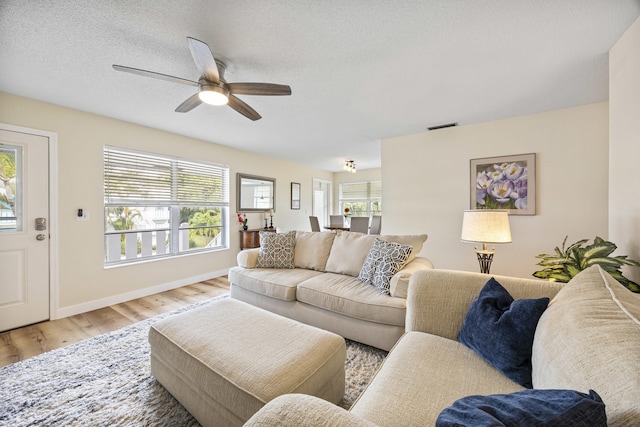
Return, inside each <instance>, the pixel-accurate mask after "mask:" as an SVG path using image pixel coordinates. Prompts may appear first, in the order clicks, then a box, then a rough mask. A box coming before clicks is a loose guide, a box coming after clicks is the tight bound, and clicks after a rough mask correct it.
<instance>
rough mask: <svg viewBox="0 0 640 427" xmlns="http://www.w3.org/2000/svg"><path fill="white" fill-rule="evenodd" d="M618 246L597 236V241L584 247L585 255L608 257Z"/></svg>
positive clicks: (586, 256) (587, 256)
mask: <svg viewBox="0 0 640 427" xmlns="http://www.w3.org/2000/svg"><path fill="white" fill-rule="evenodd" d="M616 248H617V246H616V245H615V244H613V243H611V242H607V241H605V240H602V239H601V238H600V237H596V239H595V243H594V244H592V245H589V246H587V247H585V248H584V253H583V256H584V257H585V258H587V259H588V258H602V257H607V256H609V255H611V254H612V253H613V251H615V250H616Z"/></svg>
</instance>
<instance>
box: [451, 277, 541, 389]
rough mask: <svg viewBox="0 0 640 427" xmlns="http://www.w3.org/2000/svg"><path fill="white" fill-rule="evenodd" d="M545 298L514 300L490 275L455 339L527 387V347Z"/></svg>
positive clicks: (531, 339)
mask: <svg viewBox="0 0 640 427" xmlns="http://www.w3.org/2000/svg"><path fill="white" fill-rule="evenodd" d="M548 304H549V298H537V299H520V300H517V301H514V299H513V297H511V295H510V294H509V292H508V291H507V290H506V289H505V288H504V287H502V285H500V283H498V281H497V280H495V279H494V278H493V277H492V278H491V279H489V281H488V282H487V283H486V284H485V285H484V287H483V288H482V290H481V291H480V295H478V298H476V299H475V300H474V301H473V303H472V304H471V307H470V308H469V311H468V312H467V315H466V317H465V319H464V322H463V323H462V330H461V331H460V334H459V335H458V340H459V341H460V342H462V343H463V344H464V345H466V346H467V347H469V348H471V349H473V350H474V351H476V352H477V353H478V354H479V355H480V356H482V357H483V358H484V359H485V360H487V361H488V362H489V363H491V364H492V365H493V366H495V367H496V368H497V369H499V370H500V371H501V372H502V373H504V374H505V375H506V376H507V377H509V378H511V379H512V380H513V381H515V382H517V383H518V384H520V385H522V386H523V387H527V388H531V387H532V384H531V347H532V346H533V336H534V333H535V330H536V325H537V324H538V320H539V319H540V316H541V315H542V313H543V312H544V310H545V309H546V308H547V305H548Z"/></svg>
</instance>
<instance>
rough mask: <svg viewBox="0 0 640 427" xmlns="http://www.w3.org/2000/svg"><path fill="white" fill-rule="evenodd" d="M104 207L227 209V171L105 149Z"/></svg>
mask: <svg viewBox="0 0 640 427" xmlns="http://www.w3.org/2000/svg"><path fill="white" fill-rule="evenodd" d="M104 197H105V204H129V205H132V204H139V205H157V206H168V205H175V204H178V205H203V204H205V205H208V206H228V204H229V168H228V167H227V166H224V165H216V164H207V163H196V162H190V161H185V160H182V159H176V158H171V157H164V156H158V155H151V154H143V153H138V152H131V151H125V150H122V149H115V148H111V147H105V149H104Z"/></svg>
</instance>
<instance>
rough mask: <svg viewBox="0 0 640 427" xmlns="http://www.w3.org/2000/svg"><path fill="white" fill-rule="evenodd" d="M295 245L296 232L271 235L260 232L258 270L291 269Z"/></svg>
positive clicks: (267, 232)
mask: <svg viewBox="0 0 640 427" xmlns="http://www.w3.org/2000/svg"><path fill="white" fill-rule="evenodd" d="M295 245H296V232H295V231H289V232H288V233H282V234H281V233H273V232H271V231H261V232H260V254H259V255H258V262H257V263H256V267H258V268H293V255H294V250H295Z"/></svg>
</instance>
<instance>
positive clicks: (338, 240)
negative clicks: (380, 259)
mask: <svg viewBox="0 0 640 427" xmlns="http://www.w3.org/2000/svg"><path fill="white" fill-rule="evenodd" d="M375 239H376V236H370V235H368V234H362V233H352V232H350V231H344V232H342V233H340V234H338V235H336V237H335V239H333V246H331V253H330V254H329V259H328V260H327V266H326V267H325V271H327V272H329V273H338V274H346V275H349V276H353V277H358V274H360V270H361V269H362V264H364V260H365V258H366V257H367V255H368V254H369V250H370V249H371V246H372V245H373V241H374V240H375Z"/></svg>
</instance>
